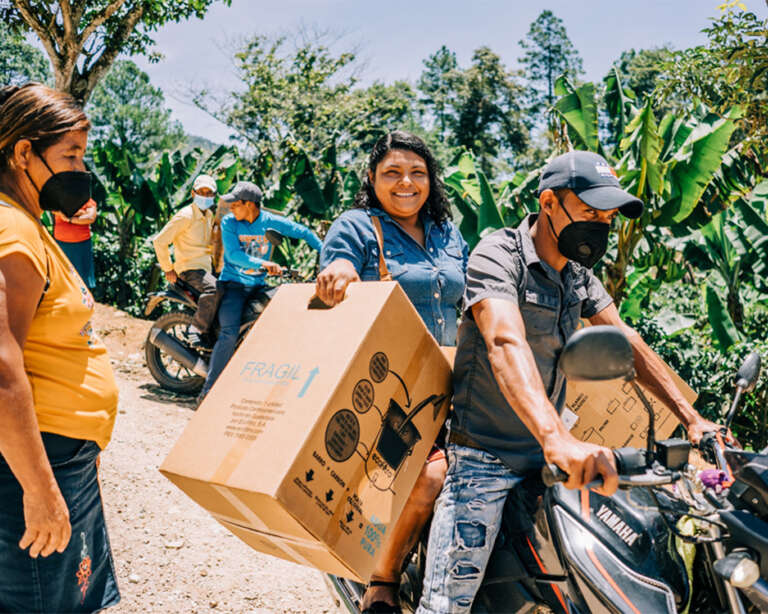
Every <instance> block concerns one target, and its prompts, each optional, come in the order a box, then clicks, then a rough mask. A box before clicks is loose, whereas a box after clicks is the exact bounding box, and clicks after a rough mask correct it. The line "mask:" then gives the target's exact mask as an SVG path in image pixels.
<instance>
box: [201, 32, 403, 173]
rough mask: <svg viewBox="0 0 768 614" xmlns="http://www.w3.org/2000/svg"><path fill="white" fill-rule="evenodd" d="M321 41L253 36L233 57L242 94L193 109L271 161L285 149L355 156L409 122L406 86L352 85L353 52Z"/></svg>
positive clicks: (204, 95) (205, 97) (209, 99)
mask: <svg viewBox="0 0 768 614" xmlns="http://www.w3.org/2000/svg"><path fill="white" fill-rule="evenodd" d="M322 39H323V37H322V36H316V37H313V38H310V39H309V40H302V41H299V42H298V43H297V44H296V45H293V46H291V44H290V43H289V42H288V40H287V39H286V38H285V37H280V38H276V39H270V38H267V37H265V36H256V37H254V38H252V39H250V40H249V41H248V42H247V43H246V44H245V45H244V47H243V48H242V49H240V51H238V52H237V53H236V54H235V61H236V66H237V73H238V77H239V81H240V82H241V83H242V84H243V85H244V89H241V90H237V91H234V92H228V93H226V94H225V95H223V96H221V97H218V98H217V97H216V96H215V95H213V94H211V93H210V92H208V91H206V90H204V91H200V92H197V93H196V95H195V97H194V100H195V103H196V104H197V105H198V106H199V107H200V108H202V109H203V110H205V111H207V112H208V113H210V114H211V115H213V116H214V117H216V118H217V119H219V120H220V121H222V122H224V123H225V124H226V125H228V126H229V127H231V128H232V129H233V130H235V131H236V132H237V133H238V135H239V136H240V138H241V139H242V140H243V141H245V142H246V143H248V144H249V145H250V146H251V148H252V149H253V150H254V152H255V154H256V155H257V156H259V157H261V158H262V159H266V158H268V159H273V160H274V159H278V158H279V157H280V155H281V154H282V153H285V147H286V145H285V143H286V142H287V141H290V142H291V143H292V145H291V147H300V148H303V149H306V150H307V152H309V153H310V154H311V155H312V156H313V157H314V156H317V155H319V154H320V152H322V151H323V150H324V149H325V148H326V147H328V145H329V144H330V143H334V144H336V146H337V147H338V149H339V151H340V152H343V153H344V154H346V155H347V156H350V157H352V158H357V157H359V156H360V155H367V153H368V151H369V149H370V145H372V143H373V141H374V140H375V139H377V138H378V137H379V136H381V135H382V134H383V133H385V132H387V131H389V130H394V129H396V128H400V127H403V126H408V125H410V124H412V123H413V120H412V115H413V107H414V102H415V95H414V92H413V90H412V88H411V86H410V85H409V84H407V83H405V82H395V83H393V84H392V85H384V84H381V83H374V84H373V85H371V86H370V87H368V88H360V87H356V86H357V67H356V58H355V54H354V53H353V52H351V51H345V52H341V53H336V52H334V51H332V50H331V49H330V47H329V46H327V45H326V44H324V42H323V40H322Z"/></svg>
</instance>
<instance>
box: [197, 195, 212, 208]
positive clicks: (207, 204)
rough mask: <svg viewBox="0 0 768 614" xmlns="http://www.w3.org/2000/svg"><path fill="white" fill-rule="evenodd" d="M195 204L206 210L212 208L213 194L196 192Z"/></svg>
mask: <svg viewBox="0 0 768 614" xmlns="http://www.w3.org/2000/svg"><path fill="white" fill-rule="evenodd" d="M194 201H195V204H196V205H197V206H198V207H199V208H200V209H202V210H203V211H205V210H206V209H210V208H211V207H213V201H214V198H213V196H200V194H195V197H194Z"/></svg>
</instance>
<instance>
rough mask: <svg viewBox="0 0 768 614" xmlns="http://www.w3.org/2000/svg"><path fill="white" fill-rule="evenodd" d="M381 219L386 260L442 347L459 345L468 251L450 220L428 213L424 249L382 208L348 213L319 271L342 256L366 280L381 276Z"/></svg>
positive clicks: (331, 234) (330, 238) (329, 240)
mask: <svg viewBox="0 0 768 614" xmlns="http://www.w3.org/2000/svg"><path fill="white" fill-rule="evenodd" d="M372 215H375V216H377V217H378V218H379V220H380V221H381V229H382V232H383V235H384V260H385V261H386V263H387V268H389V272H390V273H391V274H392V279H393V280H395V281H397V282H398V283H399V284H400V286H401V287H402V288H403V291H404V292H405V294H406V295H407V296H408V298H409V299H410V300H411V303H413V306H414V307H415V308H416V311H418V313H419V315H420V316H421V319H422V320H424V324H426V326H427V328H428V329H429V331H430V332H431V333H432V335H433V336H434V338H435V339H436V340H437V342H438V343H439V344H440V345H456V331H457V306H458V305H459V303H460V301H461V297H462V295H463V293H464V276H465V274H466V271H467V259H468V257H469V249H468V247H467V243H466V241H464V239H463V238H462V236H461V233H459V230H458V229H457V228H456V226H454V225H453V223H452V222H450V221H447V220H446V221H445V222H443V223H442V224H436V223H435V222H433V221H432V220H431V219H430V218H428V217H426V216H424V217H423V218H422V221H423V223H424V243H425V247H422V246H421V245H419V243H418V242H417V241H416V240H415V239H414V238H413V237H411V236H410V235H409V234H408V233H407V232H405V231H404V230H403V229H402V227H401V226H400V224H398V223H397V222H395V221H394V220H393V219H392V218H391V217H389V215H387V213H386V212H384V211H383V210H382V209H375V208H373V209H370V210H365V209H353V210H351V211H345V212H344V213H342V214H341V215H340V216H339V217H338V219H336V221H335V222H334V223H333V224H332V225H331V227H330V229H329V230H328V234H327V235H326V237H325V240H324V241H323V249H322V251H321V252H320V270H322V269H324V268H325V267H327V266H328V265H329V264H330V263H331V262H333V261H334V260H337V259H338V258H344V259H346V260H349V261H350V262H351V263H352V264H353V265H354V267H355V270H356V271H357V274H358V275H359V276H360V279H361V280H362V281H375V280H378V279H379V244H378V241H377V240H376V231H375V230H374V228H373V223H372V222H371V216H372Z"/></svg>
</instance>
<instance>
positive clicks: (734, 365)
mask: <svg viewBox="0 0 768 614" xmlns="http://www.w3.org/2000/svg"><path fill="white" fill-rule="evenodd" d="M705 301H706V296H705V294H704V293H702V292H700V290H699V287H698V286H697V285H696V284H674V285H669V286H663V287H662V288H661V289H660V290H659V291H658V292H657V293H656V294H654V296H653V298H652V299H651V301H650V303H649V305H648V306H647V308H646V310H645V314H644V316H643V317H642V318H640V319H639V320H637V321H636V322H635V324H634V326H635V328H636V329H637V330H638V332H640V334H641V335H642V336H643V339H645V340H646V341H647V342H648V343H649V344H650V345H651V347H652V348H653V349H654V350H655V351H656V352H657V353H658V354H659V355H660V356H661V357H662V358H663V359H664V360H665V361H666V362H667V363H668V364H669V365H670V367H672V369H673V370H674V371H675V372H676V373H678V374H679V375H680V377H682V378H683V379H684V380H685V381H686V382H687V383H688V384H689V385H690V386H691V388H693V389H694V390H695V391H696V392H697V393H698V394H699V397H698V399H697V400H696V403H695V404H694V406H695V407H696V409H698V410H699V411H700V412H701V413H702V415H704V416H705V417H707V418H709V419H711V420H715V421H718V420H722V417H723V415H724V413H725V412H726V411H727V409H728V407H729V403H730V400H731V399H732V395H733V393H734V388H733V378H734V375H735V374H736V371H737V370H738V368H739V365H740V364H741V362H742V361H743V360H744V358H746V356H747V355H748V354H749V353H750V352H752V351H758V352H760V353H761V355H762V356H763V362H764V363H765V358H766V357H768V340H766V339H765V334H764V332H763V331H765V327H766V326H767V325H768V305H767V304H766V303H765V300H763V301H762V302H760V301H759V300H757V301H755V302H753V303H752V304H751V305H752V306H751V307H750V309H748V310H747V312H746V315H745V331H746V333H745V335H744V340H743V341H742V342H740V343H737V344H736V345H733V346H731V348H730V349H729V350H728V351H725V352H724V351H721V350H720V349H718V347H717V343H718V341H717V340H716V339H714V338H713V337H712V336H711V335H710V329H709V327H708V318H707V316H706V315H702V314H705V313H706V311H707V310H706V308H705ZM767 416H768V372H766V370H765V369H764V370H763V374H762V376H761V378H760V380H759V381H758V385H757V388H756V389H755V391H754V392H753V393H751V394H749V395H747V396H745V397H744V400H743V405H742V407H741V409H740V410H739V412H738V413H737V416H736V418H735V419H734V423H733V430H734V433H735V434H736V436H737V437H738V438H739V440H740V441H741V443H742V444H744V445H746V446H749V447H752V448H753V449H761V448H763V447H764V446H765V445H767V444H768V423H766V417H767Z"/></svg>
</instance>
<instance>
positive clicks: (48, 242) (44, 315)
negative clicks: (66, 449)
mask: <svg viewBox="0 0 768 614" xmlns="http://www.w3.org/2000/svg"><path fill="white" fill-rule="evenodd" d="M9 254H22V255H24V256H26V257H27V258H28V259H29V260H30V262H31V263H32V265H33V266H34V267H35V269H36V270H37V272H38V273H39V274H40V276H41V277H43V278H44V279H46V278H47V279H49V280H50V286H49V287H48V290H47V291H46V292H45V293H44V295H43V298H42V301H41V303H40V305H39V306H38V308H37V311H36V312H35V315H34V318H33V320H32V324H31V325H30V328H29V333H28V334H27V339H26V342H25V344H24V369H25V370H26V373H27V376H28V377H29V381H30V383H31V385H32V394H33V396H34V403H35V412H36V413H37V421H38V424H39V426H40V430H41V431H45V432H48V433H55V434H57V435H63V436H65V437H71V438H73V439H88V440H91V441H95V442H96V443H97V444H98V445H99V446H100V447H101V448H102V449H103V448H104V447H106V445H107V443H108V442H109V440H110V438H111V436H112V428H113V426H114V423H115V415H116V413H117V385H116V383H115V376H114V374H113V372H112V366H111V365H110V363H109V356H108V355H107V349H106V347H104V344H103V343H102V342H101V341H100V340H99V339H98V338H97V337H96V335H95V333H94V330H93V326H92V324H91V318H92V317H93V307H94V300H93V297H92V296H91V293H90V291H89V290H88V288H87V287H86V285H85V284H84V283H83V280H82V279H80V276H79V275H78V274H77V271H75V268H74V267H73V266H72V264H71V263H70V262H69V260H68V259H67V257H66V256H65V255H64V252H62V251H61V248H60V247H59V246H58V245H57V244H56V242H55V241H54V240H53V238H52V237H51V235H50V234H49V233H48V231H47V230H46V229H45V227H44V226H42V224H41V223H40V222H39V221H38V220H36V219H35V218H34V217H33V216H32V215H30V214H29V213H28V212H27V211H25V210H24V209H22V208H21V207H20V206H19V205H18V204H17V203H16V202H14V201H13V200H11V199H10V198H9V197H7V196H6V195H4V194H2V193H0V258H3V257H5V256H7V255H9ZM6 290H7V292H9V293H10V292H13V291H14V289H13V288H10V287H8V288H7V289H6Z"/></svg>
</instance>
